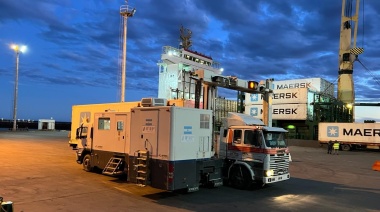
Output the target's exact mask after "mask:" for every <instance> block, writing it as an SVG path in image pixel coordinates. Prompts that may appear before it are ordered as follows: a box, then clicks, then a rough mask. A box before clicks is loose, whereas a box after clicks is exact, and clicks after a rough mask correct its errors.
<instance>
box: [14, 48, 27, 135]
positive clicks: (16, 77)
mask: <svg viewBox="0 0 380 212" xmlns="http://www.w3.org/2000/svg"><path fill="white" fill-rule="evenodd" d="M11 48H12V49H13V50H14V51H15V53H16V74H15V91H14V102H13V128H12V131H16V130H17V127H16V126H17V125H16V122H17V120H16V117H17V95H18V63H19V57H20V53H24V52H25V51H26V46H19V45H15V44H13V45H11Z"/></svg>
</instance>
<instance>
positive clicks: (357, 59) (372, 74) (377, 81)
mask: <svg viewBox="0 0 380 212" xmlns="http://www.w3.org/2000/svg"><path fill="white" fill-rule="evenodd" d="M356 61H358V62H359V63H360V64H361V65H362V66H363V68H364V69H365V70H366V71H367V72H368V73H369V75H371V77H372V79H373V80H374V81H375V82H376V83H377V84H378V85H379V86H380V80H379V79H378V78H377V77H376V75H375V74H374V73H373V72H372V71H371V70H369V69H368V68H367V67H366V66H365V65H364V64H363V63H362V62H361V61H360V60H359V58H356Z"/></svg>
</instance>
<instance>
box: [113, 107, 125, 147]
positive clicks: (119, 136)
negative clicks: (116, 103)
mask: <svg viewBox="0 0 380 212" xmlns="http://www.w3.org/2000/svg"><path fill="white" fill-rule="evenodd" d="M115 118H116V131H117V132H116V139H115V142H114V148H113V149H114V150H115V152H124V149H125V144H126V138H127V135H126V132H127V127H128V124H127V123H128V122H127V114H116V117H115Z"/></svg>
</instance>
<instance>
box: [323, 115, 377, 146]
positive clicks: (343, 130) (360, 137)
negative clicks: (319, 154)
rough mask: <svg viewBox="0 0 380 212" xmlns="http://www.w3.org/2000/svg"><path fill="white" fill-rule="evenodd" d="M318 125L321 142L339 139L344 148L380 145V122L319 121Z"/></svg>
mask: <svg viewBox="0 0 380 212" xmlns="http://www.w3.org/2000/svg"><path fill="white" fill-rule="evenodd" d="M318 127H319V128H318V140H319V142H320V143H321V144H326V143H328V142H329V141H338V142H339V143H340V144H341V145H340V146H341V148H342V149H343V150H350V149H354V148H370V149H379V147H380V123H335V122H331V123H328V122H324V123H319V125H318Z"/></svg>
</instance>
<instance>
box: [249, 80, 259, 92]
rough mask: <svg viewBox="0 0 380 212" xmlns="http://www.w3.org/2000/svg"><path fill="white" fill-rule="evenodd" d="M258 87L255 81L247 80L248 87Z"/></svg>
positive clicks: (255, 88)
mask: <svg viewBox="0 0 380 212" xmlns="http://www.w3.org/2000/svg"><path fill="white" fill-rule="evenodd" d="M258 87H259V83H258V82H255V81H248V88H249V89H252V90H257V89H258Z"/></svg>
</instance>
